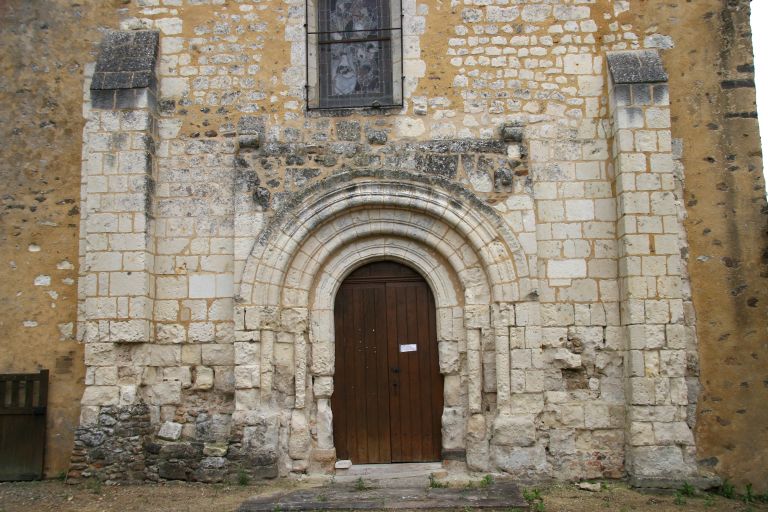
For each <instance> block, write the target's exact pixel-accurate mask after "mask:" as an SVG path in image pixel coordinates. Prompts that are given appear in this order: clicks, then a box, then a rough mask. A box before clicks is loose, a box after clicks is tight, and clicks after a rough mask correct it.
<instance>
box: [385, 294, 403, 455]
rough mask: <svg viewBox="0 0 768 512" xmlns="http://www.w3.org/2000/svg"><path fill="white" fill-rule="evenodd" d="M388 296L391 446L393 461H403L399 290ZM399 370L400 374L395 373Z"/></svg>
mask: <svg viewBox="0 0 768 512" xmlns="http://www.w3.org/2000/svg"><path fill="white" fill-rule="evenodd" d="M386 290H387V291H386V294H387V313H386V316H387V353H388V355H389V366H390V384H389V386H388V391H389V400H390V402H389V410H390V420H389V421H390V446H391V457H392V461H399V460H402V459H403V438H402V430H403V429H402V415H401V405H400V401H401V394H400V391H401V390H400V389H398V388H399V386H400V376H401V374H402V370H401V369H400V358H399V355H400V354H399V353H398V344H397V340H398V337H399V336H400V332H399V330H398V323H397V290H396V289H395V288H393V287H390V286H387V287H386ZM395 370H397V371H398V372H399V373H395Z"/></svg>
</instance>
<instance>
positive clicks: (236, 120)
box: [41, 0, 765, 485]
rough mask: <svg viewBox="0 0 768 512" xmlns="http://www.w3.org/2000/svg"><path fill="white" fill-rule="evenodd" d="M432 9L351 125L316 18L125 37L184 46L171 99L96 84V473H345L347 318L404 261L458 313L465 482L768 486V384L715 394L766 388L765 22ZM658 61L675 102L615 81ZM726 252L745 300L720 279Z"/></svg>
mask: <svg viewBox="0 0 768 512" xmlns="http://www.w3.org/2000/svg"><path fill="white" fill-rule="evenodd" d="M657 4H658V5H657ZM121 5H122V4H121ZM110 8H112V7H110ZM403 10H404V13H405V14H406V16H405V18H404V25H403V41H404V54H403V56H404V75H405V76H404V82H403V86H404V93H405V94H404V96H405V98H404V103H405V105H404V107H403V108H402V109H390V110H379V109H373V110H365V109H363V110H350V111H330V112H306V111H305V105H304V94H305V91H304V86H305V79H304V73H305V68H304V66H305V54H304V52H305V46H304V38H305V35H304V28H303V23H304V20H303V18H304V3H303V2H298V1H290V2H255V1H249V0H238V1H223V0H222V1H220V0H135V1H134V2H130V3H126V4H125V5H122V8H121V9H115V10H114V11H112V12H115V13H118V14H119V15H120V23H119V26H120V28H121V29H122V32H121V33H119V34H118V35H117V36H115V37H117V40H119V41H122V42H121V44H127V43H125V41H126V40H127V39H126V38H129V39H130V38H132V37H136V38H138V39H141V40H142V41H143V40H146V39H147V38H149V39H152V37H154V36H152V34H154V33H158V34H159V51H158V53H157V62H156V65H155V66H154V68H153V70H154V72H153V73H151V77H152V79H151V80H149V81H147V82H142V81H129V82H130V83H129V82H126V81H123V82H122V83H119V82H120V80H117V81H116V82H109V81H105V77H104V76H101V75H100V73H104V72H107V73H109V72H115V73H117V72H119V71H120V70H106V71H105V69H106V68H104V67H103V65H102V64H101V63H100V64H99V65H98V66H97V67H96V68H95V70H94V71H93V72H90V71H89V72H88V73H87V75H88V77H87V80H86V84H85V85H86V96H85V109H84V114H85V118H86V121H87V122H86V124H85V128H84V132H83V141H84V145H83V171H82V191H81V203H80V210H81V216H82V222H81V225H80V228H81V229H80V247H81V255H80V280H79V294H80V297H79V303H80V306H81V307H80V312H79V316H78V328H77V336H78V339H79V340H80V341H81V342H82V343H83V345H84V347H85V362H86V365H87V367H88V369H87V373H86V375H85V382H86V386H87V387H86V391H85V393H84V395H83V401H82V410H81V420H80V424H81V428H80V430H79V431H78V435H77V439H78V441H77V445H76V451H75V457H76V458H75V464H74V465H73V473H72V475H73V476H80V475H85V476H98V477H100V478H104V479H107V480H119V479H123V478H125V479H129V480H131V479H141V478H147V479H157V478H167V479H192V480H203V481H219V480H225V479H230V478H233V475H235V474H237V473H238V472H240V471H250V472H252V473H253V474H254V475H259V476H267V477H272V476H275V475H278V474H288V473H290V472H295V473H302V472H307V471H309V472H320V471H328V470H329V468H330V467H331V466H332V462H333V461H334V460H335V450H334V446H333V437H332V426H333V420H332V411H331V408H330V400H329V397H330V396H331V394H332V392H333V373H334V362H333V321H332V318H333V314H332V305H333V300H332V299H333V295H334V293H335V290H336V288H337V287H338V285H339V283H340V282H341V280H343V278H344V276H345V275H346V274H347V273H348V272H349V271H351V270H352V269H354V268H355V267H356V266H357V265H360V264H363V263H365V262H368V261H372V260H375V259H381V258H388V259H393V260H396V261H400V262H402V263H406V264H408V265H410V266H412V267H413V268H415V269H417V270H418V271H419V272H420V273H422V274H423V275H424V276H425V278H426V279H427V281H428V282H429V284H430V286H431V288H432V290H433V293H434V294H435V298H436V303H437V313H438V315H437V317H438V339H439V343H440V369H441V372H442V373H443V376H444V379H445V388H444V399H445V404H446V407H445V409H444V414H443V450H444V454H445V457H446V458H452V459H458V460H460V461H463V462H465V463H466V464H467V465H468V466H469V467H470V468H471V469H475V470H481V471H503V472H507V473H510V474H513V475H516V476H525V477H533V478H543V477H556V478H561V479H578V478H593V477H594V478H597V477H620V476H623V475H629V476H630V477H633V478H634V480H633V481H634V482H636V483H639V484H649V485H663V484H665V483H669V482H665V480H666V478H665V477H666V476H667V475H668V474H670V473H674V474H677V475H678V478H683V477H685V478H686V479H689V480H693V479H695V478H696V477H697V475H699V474H703V473H701V472H702V471H706V470H707V469H708V468H714V469H715V470H717V471H719V472H720V473H721V474H722V475H724V476H730V477H731V478H734V477H740V478H742V479H743V480H742V481H746V480H751V481H752V482H753V483H757V482H758V481H765V478H761V477H760V475H761V474H762V473H761V471H764V469H762V468H761V467H759V464H757V463H753V462H750V460H749V458H748V457H744V456H743V454H742V455H739V453H740V452H739V451H738V450H739V449H738V448H737V446H739V443H738V442H737V440H738V439H739V437H740V436H742V435H745V434H747V435H751V436H752V437H755V438H758V439H760V438H762V437H761V435H760V433H759V432H754V431H753V430H752V429H754V428H758V427H755V425H761V424H765V422H762V423H761V422H760V421H759V420H760V414H762V413H761V411H760V410H759V408H755V407H752V406H751V405H749V404H751V403H753V402H751V400H753V399H755V400H756V399H759V397H760V394H759V393H758V392H757V391H756V390H755V389H756V386H757V388H758V389H762V388H760V387H759V386H760V382H761V380H762V377H760V376H759V369H758V367H757V366H755V367H754V370H753V371H752V372H748V373H750V375H755V376H756V377H755V379H756V380H755V381H754V382H753V381H750V380H744V381H743V383H742V384H740V386H739V389H748V390H750V392H749V393H744V394H743V395H741V394H739V393H741V392H736V393H735V394H733V392H731V391H728V389H730V388H729V387H728V386H729V384H728V382H730V381H731V380H732V378H733V375H731V376H730V377H729V376H728V375H730V374H728V373H727V372H725V373H722V376H717V377H716V376H715V370H714V369H708V368H713V366H711V365H712V364H713V362H714V361H718V360H721V359H722V360H723V361H725V362H726V363H727V366H728V367H733V368H738V369H739V370H738V372H739V373H744V370H743V368H744V367H745V366H744V365H758V364H759V363H758V362H757V361H759V359H760V356H759V353H760V352H759V350H758V348H757V345H755V344H757V343H759V342H758V340H759V336H758V335H757V334H755V333H760V332H762V329H763V328H764V324H765V315H764V311H763V310H762V309H761V308H764V304H763V305H762V306H761V304H762V303H763V302H765V301H764V300H762V299H761V296H760V291H759V290H755V291H750V290H751V288H750V284H749V283H750V282H751V281H753V280H754V279H755V278H757V277H756V275H757V274H755V275H754V276H753V275H752V274H749V272H753V269H759V268H761V267H760V265H763V266H764V264H765V262H764V261H762V260H761V259H760V258H761V257H762V256H761V251H762V249H761V247H764V245H765V243H764V242H765V241H764V239H760V240H757V241H749V242H744V240H745V238H744V234H743V233H740V235H739V236H738V237H736V238H734V239H733V240H731V242H729V243H724V240H726V238H725V233H726V232H727V233H730V234H731V235H733V234H734V233H736V232H737V231H738V230H737V229H736V228H735V227H734V226H737V225H740V224H741V223H745V224H748V225H753V226H755V229H754V233H755V234H756V235H755V236H758V235H757V234H758V233H760V234H759V236H761V237H764V236H765V235H764V229H763V228H761V227H758V226H763V225H764V216H763V215H764V214H763V213H760V206H761V205H762V206H764V204H765V199H764V195H762V190H763V189H762V183H763V182H762V178H761V176H760V172H759V169H760V165H759V159H758V158H757V151H758V150H757V145H756V142H757V138H756V125H755V120H754V117H753V114H752V112H753V111H754V106H753V103H752V101H753V96H752V95H751V94H748V95H744V94H743V93H744V91H745V90H746V91H749V87H750V84H751V82H750V73H751V68H750V65H751V59H750V57H749V45H748V42H747V41H746V40H745V36H744V35H743V34H744V33H745V30H744V28H743V27H744V26H745V25H744V24H745V22H746V20H747V11H748V8H747V3H746V2H737V1H731V2H726V3H722V2H720V1H719V0H707V1H705V2H698V3H697V4H696V5H695V6H691V5H690V4H681V5H676V4H675V5H667V4H666V3H664V2H656V0H649V1H647V2H637V1H635V2H627V1H624V0H599V1H595V2H589V3H580V2H571V1H567V0H557V1H551V2H535V1H530V2H523V1H519V2H518V1H515V2H511V3H507V4H494V5H491V4H488V3H487V2H484V1H475V2H468V3H465V4H459V3H453V4H450V5H448V4H443V3H440V2H434V3H433V2H424V3H419V2H417V1H410V2H405V3H404V4H403ZM660 13H664V14H663V15H662V14H660ZM657 18H658V19H657ZM678 18H682V19H685V21H686V23H677V22H676V21H675V20H677V19H678ZM117 26H118V24H117V23H113V24H112V27H113V28H117ZM701 28H708V29H711V30H712V31H713V32H714V33H718V34H723V35H722V38H717V37H713V38H709V39H707V40H706V41H703V42H702V41H701V40H700V37H699V33H700V30H699V29H701ZM139 35H140V36H139ZM109 37H111V36H108V37H107V38H106V39H107V40H108V39H109ZM693 47H696V48H697V49H700V51H699V52H695V53H690V52H689V51H688V50H689V49H690V48H693ZM643 48H646V49H652V50H654V52H655V50H656V49H660V50H661V52H660V54H661V57H662V59H663V60H664V63H665V68H666V71H667V74H668V77H669V78H668V79H667V76H665V75H664V74H663V73H662V74H656V75H642V73H641V74H640V75H638V76H636V77H634V78H632V79H629V80H625V79H622V78H620V77H619V76H617V73H619V69H620V68H621V67H622V66H621V65H619V64H617V63H612V64H611V66H610V69H609V66H608V61H607V60H606V55H607V54H609V53H610V52H618V53H616V54H615V55H618V56H619V57H620V58H621V59H625V60H627V59H630V60H631V59H639V60H637V62H638V64H639V66H640V67H642V66H643V65H645V64H646V63H649V62H651V61H652V60H653V58H654V55H656V54H655V53H650V54H640V53H637V52H636V50H640V49H643ZM742 53H743V54H744V55H743V58H742V57H741V55H742ZM648 55H649V56H648ZM698 55H701V57H698ZM737 56H738V57H737ZM699 58H701V59H702V60H701V62H699V61H698V60H697V59H699ZM647 59H651V60H647ZM713 59H715V60H717V62H718V63H719V65H720V66H721V68H722V70H723V72H724V73H725V76H726V78H717V77H715V76H714V75H713V74H712V73H711V72H709V71H708V69H709V68H708V67H707V66H706V65H705V64H704V63H705V62H710V61H712V60H713ZM92 60H94V61H95V58H94V59H92ZM630 69H631V66H630ZM132 71H135V70H132ZM144 71H145V70H142V72H144ZM142 76H144V75H142ZM722 80H724V81H723V82H722V83H720V82H721V81H722ZM91 87H93V90H92V89H91ZM105 91H107V92H105ZM109 91H112V92H109ZM120 91H122V92H120ZM690 91H695V93H696V95H698V96H696V95H694V97H699V98H713V100H712V102H711V103H708V102H706V101H700V102H691V103H686V101H688V98H689V97H690ZM721 91H725V92H721ZM105 94H106V96H105ZM110 95H111V96H110ZM105 97H108V98H111V100H110V101H111V103H110V101H105V100H104V98H105ZM700 104H703V105H705V106H706V108H701V105H700ZM707 105H712V106H711V107H709V106H707ZM686 109H689V110H691V112H693V114H691V113H689V112H687V111H686ZM691 115H693V116H694V117H695V118H696V119H697V121H696V123H693V124H691V123H686V122H685V119H688V118H690V117H691ZM736 125H738V127H737V126H736ZM736 133H739V135H738V136H735V135H734V134H736ZM718 134H720V135H718ZM707 137H709V139H707ZM713 137H714V138H713ZM717 137H719V138H717ZM705 139H706V140H708V141H709V142H708V143H707V144H706V145H704V144H701V141H703V140H705ZM710 139H711V140H710ZM711 147H717V148H720V150H722V154H718V155H714V154H710V153H712V151H711V150H710V149H709V148H711ZM750 159H752V160H754V161H752V160H750ZM748 160H749V161H748ZM702 162H705V163H702ZM723 162H729V164H728V165H727V166H726V165H724V164H723ZM718 165H720V166H721V167H723V168H724V170H722V171H717V172H715V173H713V172H712V167H713V166H714V167H718ZM702 166H704V167H707V166H708V167H707V169H704V167H702ZM691 173H693V174H691ZM686 175H687V176H688V178H686ZM713 176H718V178H713ZM686 180H687V181H686ZM691 180H693V181H691ZM737 190H738V191H739V192H736V191H737ZM707 191H712V192H707ZM711 194H715V196H718V194H720V195H722V194H725V195H726V197H725V198H719V196H718V197H714V196H712V197H713V199H712V201H710V202H714V203H715V204H716V205H721V206H720V207H721V208H724V209H726V210H728V212H726V213H727V214H726V215H720V214H719V213H710V212H711V211H712V210H711V209H710V208H709V205H708V204H707V203H708V201H709V198H710V196H711ZM750 194H752V195H753V196H754V200H753V201H752V202H751V203H750V202H749V200H748V199H746V198H747V197H752V196H750ZM702 198H707V200H703V199H702ZM684 204H685V205H687V207H688V208H689V209H690V210H691V212H693V213H692V216H691V217H690V218H687V217H686V211H685V207H684ZM728 223H730V224H728ZM700 224H706V226H705V227H700ZM683 226H684V228H683ZM718 226H719V227H718ZM729 226H730V227H729ZM718 230H719V231H718ZM713 232H717V233H715V234H713ZM710 240H712V241H711V242H710ZM710 243H711V246H710V245H709V244H710ZM689 244H690V248H689ZM731 248H733V250H734V251H736V252H738V255H735V254H736V253H733V254H731V253H730V252H729V251H731ZM723 251H725V252H723ZM721 252H722V254H720V253H721ZM692 253H693V254H694V256H695V257H694V258H690V261H689V254H692ZM710 253H713V254H714V253H717V255H718V257H717V258H714V257H713V256H712V254H710ZM718 258H719V261H721V262H722V264H723V267H724V268H723V269H720V268H719V267H718V268H717V269H716V271H715V273H714V275H717V276H718V278H719V277H723V279H726V278H727V280H728V282H730V283H732V286H730V287H725V286H723V285H722V284H718V285H717V286H713V285H712V284H710V279H709V276H710V274H712V272H713V269H712V268H711V267H712V261H715V260H718ZM70 261H71V260H70ZM750 262H752V263H750ZM704 265H709V266H708V267H707V268H706V269H704ZM689 266H690V268H691V279H690V280H689V277H688V268H689ZM720 270H722V272H720ZM697 272H698V274H697ZM754 272H758V271H754ZM41 282H43V281H41ZM726 288H727V289H729V290H730V292H728V293H730V295H729V297H731V299H729V300H733V301H735V302H734V303H733V307H729V308H722V307H720V306H718V305H717V304H718V301H719V299H717V300H715V298H717V297H721V296H722V293H723V292H722V290H723V289H726ZM697 294H698V295H697ZM742 299H743V300H744V301H746V302H745V304H746V307H742V306H743V305H742V304H741V303H740V302H739V301H740V300H742ZM694 306H695V308H694ZM695 310H696V311H697V312H698V313H699V318H702V312H703V314H704V316H705V317H706V318H708V319H709V318H712V319H714V320H713V321H712V322H708V323H707V322H705V323H702V322H698V323H696V315H695V314H694V311H695ZM70 311H71V310H70ZM761 313H763V314H762V316H761ZM729 339H734V340H736V339H738V340H739V344H738V345H736V344H735V345H734V347H733V350H730V349H727V350H726V349H722V350H721V348H720V347H721V345H718V343H720V344H722V343H721V342H723V341H725V342H726V344H727V343H728V342H727V341H726V340H729ZM717 340H720V341H717ZM744 343H747V344H748V345H749V344H753V345H754V346H755V350H753V351H751V352H750V351H744V350H741V347H743V346H744V345H743V344H744ZM699 347H701V349H699ZM737 348H738V350H737ZM751 354H755V355H754V356H752V355H751ZM700 357H701V362H702V364H701V369H700V368H699V364H698V362H699V358H700ZM708 364H709V365H710V366H708ZM747 367H749V368H752V366H747ZM700 371H701V372H702V376H701V381H702V384H703V388H700V385H699V378H700V375H699V374H700ZM721 379H725V380H721ZM700 389H703V390H704V392H703V394H702V398H701V399H702V402H700V407H699V409H698V417H699V418H700V420H701V421H699V422H698V424H697V423H696V417H697V416H696V413H695V411H696V410H697V409H696V407H697V400H698V397H699V392H700ZM723 397H727V398H726V399H723ZM754 403H756V402H754ZM701 404H706V405H701ZM725 404H727V405H725ZM129 413H140V414H139V416H140V418H141V419H139V420H136V422H133V423H131V421H132V420H129V419H128V418H129V417H130V414H129ZM145 415H146V418H148V420H147V421H145V419H144V418H145ZM742 418H744V420H743V421H742ZM747 418H750V419H749V420H748V421H747ZM115 425H117V427H116V426H115ZM147 425H148V426H147ZM692 429H697V430H696V432H697V436H696V437H694V436H693V435H692ZM721 430H722V431H723V432H722V436H721ZM107 434H109V435H107ZM123 445H125V446H127V447H130V450H134V451H135V452H136V453H137V454H139V453H140V454H141V457H139V459H140V460H142V461H143V462H142V464H143V469H142V467H140V466H141V465H136V466H135V467H131V468H129V469H130V471H129V472H127V473H125V474H124V475H121V473H120V471H119V468H120V467H122V466H121V464H123V462H122V461H120V460H119V459H114V458H113V459H110V458H109V457H108V456H107V455H108V452H109V451H116V450H115V449H114V447H116V446H123ZM702 450H703V451H702ZM105 454H106V455H105ZM142 457H143V458H142ZM697 465H698V466H699V469H697ZM673 485H674V482H673Z"/></svg>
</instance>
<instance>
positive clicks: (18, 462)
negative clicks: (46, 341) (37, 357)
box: [0, 370, 48, 481]
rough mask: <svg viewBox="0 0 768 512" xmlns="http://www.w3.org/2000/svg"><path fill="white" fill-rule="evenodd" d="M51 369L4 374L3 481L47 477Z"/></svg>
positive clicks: (0, 407) (0, 399)
mask: <svg viewBox="0 0 768 512" xmlns="http://www.w3.org/2000/svg"><path fill="white" fill-rule="evenodd" d="M47 405H48V370H40V373H23V374H10V375H0V481H8V480H37V479H41V478H42V477H43V462H44V459H45V417H46V414H45V413H46V410H47Z"/></svg>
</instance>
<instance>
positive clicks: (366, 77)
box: [305, 0, 405, 110]
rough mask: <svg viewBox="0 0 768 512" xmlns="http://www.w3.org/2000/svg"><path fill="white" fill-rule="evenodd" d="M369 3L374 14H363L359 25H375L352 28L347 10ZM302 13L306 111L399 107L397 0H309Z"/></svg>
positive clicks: (399, 20)
mask: <svg viewBox="0 0 768 512" xmlns="http://www.w3.org/2000/svg"><path fill="white" fill-rule="evenodd" d="M315 1H316V2H317V4H316V5H315V4H314V3H313V2H315ZM373 3H375V7H376V10H377V16H374V17H373V18H367V19H366V18H361V19H362V20H363V22H360V23H358V25H361V24H363V23H364V22H368V23H370V21H371V20H372V19H373V20H374V21H375V25H374V26H367V27H363V28H358V27H356V26H355V23H353V22H352V21H351V19H352V18H351V17H350V12H354V11H353V10H354V9H357V10H358V13H359V12H360V11H363V12H367V11H366V9H368V8H369V7H372V4H373ZM345 9H348V10H349V11H346V10H345ZM336 10H339V11H341V13H342V16H337V15H336V14H335V11H336ZM344 15H346V18H345V17H344ZM305 16H306V21H307V22H306V23H305V29H306V40H305V59H306V71H307V84H306V86H305V87H306V106H307V110H323V109H325V110H335V109H344V108H387V107H402V105H403V81H404V78H405V77H404V76H403V72H402V66H403V36H402V20H403V12H402V6H401V4H400V1H399V0H307V1H306V3H305ZM334 16H336V19H335V20H332V18H333V17H334ZM339 18H341V22H342V24H339ZM348 20H349V21H348ZM334 24H335V26H334ZM382 25H388V26H382ZM398 25H399V26H398Z"/></svg>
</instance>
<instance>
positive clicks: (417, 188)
mask: <svg viewBox="0 0 768 512" xmlns="http://www.w3.org/2000/svg"><path fill="white" fill-rule="evenodd" d="M382 260H388V261H394V262H397V263H401V264H404V265H406V266H408V267H410V268H412V269H414V270H415V271H416V272H418V274H419V275H421V276H423V278H424V279H425V281H426V282H427V283H428V285H429V288H430V289H431V291H432V293H433V294H434V302H435V317H436V319H435V323H436V327H435V330H436V339H437V347H438V367H439V371H440V374H441V375H442V377H443V379H444V386H443V390H444V393H443V400H444V401H443V408H442V415H441V435H440V440H441V455H442V457H443V458H451V459H457V460H466V461H467V464H468V466H469V467H470V468H473V469H477V470H485V469H486V468H488V467H489V442H490V435H489V434H490V428H491V422H492V421H493V418H494V417H495V416H496V415H497V414H498V413H499V411H502V410H508V409H509V407H510V371H509V350H510V349H509V347H510V341H509V340H510V328H511V327H512V326H514V325H515V312H514V311H515V308H516V305H515V304H516V303H524V302H525V301H527V300H531V299H530V298H529V297H530V296H532V295H535V294H532V292H533V291H534V290H535V286H536V285H535V283H534V281H533V280H532V279H530V273H529V266H528V262H527V260H526V257H525V255H524V254H523V252H522V250H521V247H520V244H519V242H518V241H517V239H516V237H515V235H514V234H513V233H512V232H511V231H510V229H509V226H508V225H507V224H506V223H505V222H504V221H503V220H502V219H501V218H500V217H499V216H498V215H497V214H496V212H495V211H494V210H493V209H491V208H489V207H488V206H487V205H486V204H483V203H482V202H480V201H478V200H477V198H475V197H474V196H471V195H468V194H466V193H464V192H461V191H460V190H458V189H455V187H454V186H453V185H451V184H449V183H446V182H444V181H442V180H440V179H436V178H430V179H426V178H424V177H419V176H411V175H408V174H407V173H392V176H389V175H388V174H386V173H378V174H377V175H376V176H370V175H367V174H365V173H350V174H339V175H335V176H333V177H330V178H328V179H326V180H324V181H322V182H320V183H318V184H317V186H315V187H311V188H309V189H307V190H306V191H305V192H303V193H302V194H300V195H297V196H296V197H294V198H293V199H292V200H291V202H290V204H286V205H285V208H284V209H283V210H282V212H281V213H280V214H279V215H277V216H276V217H275V218H273V219H272V220H271V221H270V223H269V225H268V226H267V227H265V229H264V230H263V232H262V234H261V236H260V237H259V238H258V239H257V241H256V243H255V244H254V247H253V249H252V251H251V254H250V256H249V257H248V259H247V261H246V262H245V267H244V269H243V274H242V282H241V284H240V297H239V298H238V301H239V305H238V307H237V309H236V312H235V317H236V319H237V320H236V321H237V326H236V332H235V335H236V338H237V341H236V342H235V361H236V368H235V374H236V377H237V376H238V375H244V376H245V378H243V379H241V380H240V381H238V385H237V386H236V393H235V400H236V413H235V415H234V420H235V423H236V424H239V425H242V428H243V433H244V440H243V448H244V449H245V450H250V451H255V452H258V453H261V452H262V451H264V448H263V447H264V446H269V450H270V453H274V454H277V456H278V457H280V471H281V472H282V473H285V472H288V471H295V472H304V471H310V472H313V471H327V470H332V468H333V461H335V460H336V458H337V455H338V454H337V446H336V445H335V443H334V428H333V427H334V422H333V412H332V408H331V400H332V397H333V395H334V393H335V392H336V391H337V390H338V382H337V381H336V380H337V376H336V369H337V366H336V364H337V361H336V339H335V333H336V330H335V327H334V298H335V297H336V295H337V291H338V290H339V289H340V287H341V286H342V283H343V282H344V280H345V279H346V278H347V277H348V276H349V275H350V274H351V273H352V272H354V271H355V269H358V268H360V267H361V266H363V265H366V264H368V263H371V262H376V261H382ZM521 318H526V317H524V316H521ZM486 416H487V418H486ZM263 431H266V432H269V433H272V432H275V434H274V435H273V437H272V441H271V442H270V443H269V444H265V443H264V437H265V436H264V435H262V432H263ZM271 435H272V434H271ZM329 463H330V464H329ZM313 468H314V469H313Z"/></svg>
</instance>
